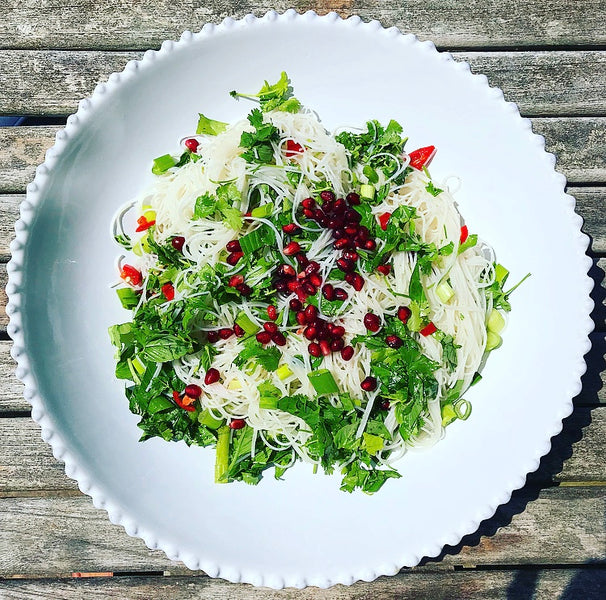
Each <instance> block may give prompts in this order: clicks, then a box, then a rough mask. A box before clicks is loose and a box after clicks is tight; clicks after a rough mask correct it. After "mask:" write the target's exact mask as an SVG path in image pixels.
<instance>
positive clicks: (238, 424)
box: [229, 419, 246, 429]
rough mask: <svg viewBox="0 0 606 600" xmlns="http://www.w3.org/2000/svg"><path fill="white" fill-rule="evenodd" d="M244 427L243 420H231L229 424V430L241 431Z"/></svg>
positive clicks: (244, 422)
mask: <svg viewBox="0 0 606 600" xmlns="http://www.w3.org/2000/svg"><path fill="white" fill-rule="evenodd" d="M244 427H246V421H245V420H244V419H232V420H231V421H230V422H229V428H230V429H243V428H244Z"/></svg>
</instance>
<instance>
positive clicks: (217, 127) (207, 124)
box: [196, 113, 227, 135]
mask: <svg viewBox="0 0 606 600" xmlns="http://www.w3.org/2000/svg"><path fill="white" fill-rule="evenodd" d="M198 114H199V116H200V118H199V119H198V127H197V128H196V133H197V134H198V135H199V134H201V133H204V134H206V135H218V134H220V133H223V132H224V131H225V130H226V129H227V123H223V121H215V120H214V119H209V118H208V117H205V116H204V115H203V114H202V113H198Z"/></svg>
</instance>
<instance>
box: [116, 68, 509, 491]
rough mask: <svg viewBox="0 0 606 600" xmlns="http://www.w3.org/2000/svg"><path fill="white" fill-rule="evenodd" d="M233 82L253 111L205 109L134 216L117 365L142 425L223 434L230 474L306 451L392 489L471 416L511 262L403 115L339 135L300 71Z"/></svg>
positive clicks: (282, 462) (132, 206)
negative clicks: (293, 83)
mask: <svg viewBox="0 0 606 600" xmlns="http://www.w3.org/2000/svg"><path fill="white" fill-rule="evenodd" d="M231 95H232V96H233V97H235V98H245V99H246V100H244V102H251V101H252V102H253V103H254V104H253V105H254V108H253V109H252V110H251V111H250V113H249V114H248V115H247V117H246V118H244V119H242V120H241V121H238V122H236V123H232V124H227V123H223V122H220V121H216V120H213V119H211V118H208V117H206V116H205V115H203V114H200V116H199V121H198V126H197V129H196V133H195V135H194V134H192V135H190V136H188V137H186V138H184V139H183V140H182V141H181V150H180V151H179V152H178V153H176V154H166V155H164V156H160V157H158V158H156V159H155V160H154V163H153V167H152V171H153V173H154V175H155V177H154V182H153V183H152V184H151V185H150V186H149V187H148V188H147V189H145V191H144V192H143V193H142V194H141V195H140V196H139V197H138V198H136V199H135V200H134V201H131V202H129V203H128V204H127V205H125V206H123V207H122V208H121V210H120V211H119V212H118V214H117V215H116V217H115V219H114V222H113V235H114V237H115V239H116V241H117V242H118V244H120V245H121V246H122V248H123V249H124V251H126V253H127V255H122V256H121V257H120V258H119V260H118V265H117V270H118V273H119V276H120V279H119V282H120V283H119V284H118V285H117V289H116V291H117V294H118V297H119V300H120V302H121V303H122V306H123V307H124V308H126V309H129V310H131V311H132V317H131V320H130V321H128V322H125V323H122V324H118V325H114V326H112V327H111V328H110V336H111V340H112V342H113V344H114V345H115V346H116V347H117V348H118V351H117V367H116V375H117V377H118V378H121V379H125V380H127V382H128V383H127V387H126V396H127V398H128V401H129V403H130V410H131V411H132V412H133V413H135V414H137V415H139V416H140V418H141V420H140V423H139V427H140V428H141V429H142V430H143V436H142V438H141V439H142V440H145V439H149V438H151V437H155V436H159V437H161V438H163V439H164V440H167V441H177V440H183V441H185V442H186V443H187V444H188V445H189V444H196V445H200V446H213V447H215V449H216V461H215V481H216V482H217V483H226V482H231V481H244V482H246V483H250V484H256V483H258V482H259V481H260V480H261V478H262V476H263V474H264V472H265V470H266V469H268V468H273V470H274V474H275V477H276V478H281V477H282V475H283V474H284V472H285V471H286V470H287V469H288V468H290V467H292V466H293V465H294V464H295V463H296V462H297V461H298V460H301V461H303V462H305V463H310V464H311V465H312V467H311V468H313V470H314V471H316V470H318V467H321V469H322V470H323V471H325V472H326V473H332V472H337V473H340V475H341V476H342V483H341V489H342V490H345V491H349V492H351V491H353V490H354V489H360V490H362V491H364V492H367V493H372V492H375V491H377V490H378V489H379V488H380V487H381V486H382V485H383V483H385V481H386V480H387V479H389V478H397V477H400V475H399V473H398V472H397V470H396V469H395V468H394V467H393V463H394V461H395V460H396V459H398V458H399V457H401V456H402V455H403V454H404V453H405V452H406V451H407V450H408V449H409V448H412V447H419V446H431V445H432V444H434V443H435V442H437V441H438V440H439V439H440V438H441V437H443V435H444V429H445V427H446V426H448V425H449V424H450V423H452V422H453V421H455V420H457V419H467V418H468V417H469V415H470V413H471V405H470V403H469V402H468V401H466V400H465V399H463V397H462V396H463V394H464V393H465V391H466V390H467V389H468V388H469V387H470V386H471V385H473V384H474V383H475V382H476V381H477V380H479V378H480V376H479V373H478V371H479V369H480V366H481V364H482V362H483V360H485V358H486V356H487V354H488V353H489V352H490V351H492V350H494V349H495V348H497V347H498V346H499V345H500V344H501V335H500V333H501V331H502V329H503V327H504V325H505V317H504V315H505V313H506V312H507V311H509V310H510V305H509V302H508V298H509V294H510V293H511V291H512V290H508V291H504V284H505V282H506V280H507V276H508V271H507V270H506V269H505V268H504V267H503V266H501V265H499V264H497V263H496V261H495V256H494V253H493V250H492V249H491V248H490V246H488V245H487V244H486V243H484V242H482V241H480V239H479V238H478V236H477V235H476V234H472V233H470V232H469V231H468V228H467V226H466V225H464V223H463V221H462V218H461V215H460V214H459V212H458V211H457V207H456V204H455V201H454V198H453V196H452V195H451V193H450V192H449V190H448V189H447V186H446V185H444V184H441V185H440V186H438V185H437V184H436V183H435V182H434V181H432V179H431V177H430V174H429V171H428V170H427V167H428V165H429V163H430V161H431V160H432V158H433V156H434V154H435V148H434V147H433V146H428V147H425V148H420V149H418V150H415V151H412V152H406V151H405V150H404V145H405V143H406V139H405V138H404V137H403V135H402V127H401V126H400V124H399V123H397V122H396V121H393V120H392V121H390V122H389V123H388V124H387V125H381V124H380V123H378V122H377V121H374V120H371V121H368V122H367V123H366V125H365V126H364V127H363V128H361V129H359V130H356V131H350V130H342V131H341V132H340V133H337V134H334V133H330V132H328V131H326V129H325V128H324V126H323V125H322V124H321V122H320V120H319V119H318V117H317V115H316V114H315V113H314V112H312V111H311V110H309V109H306V108H304V107H303V106H302V105H301V103H300V102H299V101H298V100H297V99H296V98H295V97H293V95H292V89H291V87H290V82H289V80H288V77H287V75H286V74H285V73H282V75H281V77H280V79H279V81H278V82H277V83H276V84H274V85H270V84H268V83H267V82H265V84H264V85H263V87H262V89H261V91H260V92H259V93H258V94H256V95H245V94H239V93H236V92H231ZM135 220H136V225H135V224H134V223H135ZM516 287H517V286H516Z"/></svg>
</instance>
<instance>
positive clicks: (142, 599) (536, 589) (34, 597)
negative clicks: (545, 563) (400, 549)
mask: <svg viewBox="0 0 606 600" xmlns="http://www.w3.org/2000/svg"><path fill="white" fill-rule="evenodd" d="M1 585H2V598H3V600H39V599H40V598H61V600H80V599H81V598H87V599H89V600H106V599H107V598H116V599H121V600H149V598H170V599H171V600H234V599H235V598H242V597H244V596H246V598H250V599H251V600H371V599H372V600H394V599H396V598H398V599H402V598H423V599H424V600H452V599H453V598H456V599H458V600H502V599H503V598H512V599H513V600H521V599H524V598H533V600H553V599H554V598H562V599H566V598H570V599H572V598H577V599H580V598H583V599H584V600H598V599H601V598H603V596H602V595H601V594H602V593H603V592H604V591H606V569H604V568H597V569H595V568H593V569H582V568H581V569H578V568H569V569H557V570H553V569H524V570H519V569H513V570H507V571H474V570H465V571H454V572H446V573H444V572H433V573H431V572H424V571H422V570H421V571H419V570H416V569H412V570H406V571H403V572H401V573H399V574H398V575H395V576H394V577H380V578H379V579H377V580H375V581H372V582H370V583H367V582H365V581H358V582H357V583H355V584H354V585H352V586H349V587H345V586H343V585H336V586H334V587H332V588H329V589H327V590H322V589H318V588H306V589H304V590H294V589H292V588H290V589H284V590H271V589H268V588H255V587H253V586H251V585H247V584H236V583H229V582H227V581H225V580H223V579H209V578H208V577H204V576H202V577H182V576H172V577H164V576H161V575H160V576H156V577H128V576H122V577H94V578H86V579H80V578H72V579H64V580H56V581H44V580H43V581H39V580H37V581H36V580H34V581H31V580H30V581H23V580H18V579H17V580H8V581H6V580H5V581H3V582H2V584H1Z"/></svg>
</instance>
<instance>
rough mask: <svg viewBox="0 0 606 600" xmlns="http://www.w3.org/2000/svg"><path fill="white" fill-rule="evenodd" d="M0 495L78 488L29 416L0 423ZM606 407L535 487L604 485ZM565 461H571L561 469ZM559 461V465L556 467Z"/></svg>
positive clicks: (566, 444) (586, 418) (579, 423)
mask: <svg viewBox="0 0 606 600" xmlns="http://www.w3.org/2000/svg"><path fill="white" fill-rule="evenodd" d="M0 439H1V440H2V445H1V446H0V497H2V496H7V495H13V496H14V495H17V494H18V493H25V492H33V491H43V490H77V489H78V487H77V485H76V483H75V482H74V481H72V480H71V479H69V478H68V477H67V476H66V475H65V473H64V470H63V463H60V462H59V461H57V460H56V459H55V458H54V457H53V455H52V452H51V449H50V446H49V445H48V444H46V443H45V442H44V441H43V440H42V438H41V437H40V427H39V426H38V425H37V424H36V423H34V421H33V420H31V419H30V418H28V417H14V418H9V419H0ZM604 439H606V407H600V408H596V409H594V410H593V411H590V410H589V409H587V408H577V409H576V411H575V413H574V414H573V415H572V416H571V417H569V418H568V419H567V420H566V422H565V428H564V433H563V434H562V436H560V439H558V440H557V443H556V449H555V451H554V452H553V453H551V455H550V456H548V457H547V458H546V459H544V461H543V465H542V469H540V470H539V472H538V473H536V474H535V475H534V476H533V477H532V481H533V484H537V483H540V484H542V485H545V484H549V483H550V482H551V481H552V480H553V481H558V482H565V481H566V482H568V481H572V482H581V481H603V482H606V445H604V443H603V440H604ZM564 457H569V458H568V459H567V460H566V461H565V462H564V465H563V467H562V464H561V463H562V461H563V460H564ZM558 463H559V464H558Z"/></svg>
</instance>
